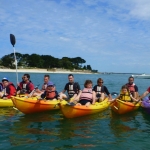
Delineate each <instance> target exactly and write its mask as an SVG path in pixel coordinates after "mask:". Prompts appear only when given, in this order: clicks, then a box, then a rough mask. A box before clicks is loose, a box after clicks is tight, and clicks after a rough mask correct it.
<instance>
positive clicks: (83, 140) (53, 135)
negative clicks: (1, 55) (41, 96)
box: [0, 73, 150, 150]
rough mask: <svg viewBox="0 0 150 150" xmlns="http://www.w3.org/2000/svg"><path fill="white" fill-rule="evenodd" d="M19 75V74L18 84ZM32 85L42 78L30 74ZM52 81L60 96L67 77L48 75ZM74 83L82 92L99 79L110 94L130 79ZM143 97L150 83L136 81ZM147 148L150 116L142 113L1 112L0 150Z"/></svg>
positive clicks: (11, 75)
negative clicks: (71, 115)
mask: <svg viewBox="0 0 150 150" xmlns="http://www.w3.org/2000/svg"><path fill="white" fill-rule="evenodd" d="M22 75H23V74H22V73H19V79H20V80H21V77H22ZM30 75H31V81H32V82H33V83H34V85H38V84H40V88H41V86H42V83H43V76H44V74H38V73H31V74H30ZM50 76H51V81H53V82H54V83H55V84H56V87H57V91H58V92H60V91H61V90H62V89H63V88H64V85H65V83H66V82H68V80H67V74H50ZM74 76H75V81H77V82H79V83H80V85H81V88H83V84H84V81H85V80H86V79H91V80H92V81H93V84H94V85H95V84H96V80H97V79H98V78H103V79H104V84H105V85H106V86H107V88H108V89H109V91H110V92H119V91H120V88H121V86H122V85H123V84H125V83H126V82H127V79H128V77H129V76H130V75H121V74H120V75H115V74H111V75H96V74H93V75H79V74H75V75H74ZM3 77H8V78H9V80H10V81H12V82H14V83H15V82H16V74H15V73H0V79H2V78H3ZM135 83H136V84H137V86H138V87H139V93H140V94H142V93H143V92H144V91H145V90H146V89H147V87H148V86H149V85H150V80H149V79H135ZM149 148H150V116H148V115H147V114H145V113H144V112H143V111H142V110H141V109H140V110H138V111H135V112H133V113H129V114H126V115H122V116H118V115H116V114H114V113H113V112H111V110H110V109H108V110H106V111H104V112H101V113H97V114H94V115H89V116H85V117H79V118H73V119H66V118H64V117H63V115H62V114H61V112H60V111H59V110H57V111H52V112H46V113H39V114H33V115H24V114H22V113H21V112H19V111H16V110H14V109H13V108H0V149H14V150H17V149H18V150H20V149H21V150H22V149H32V150H33V149H35V150H40V149H52V150H53V149H54V150H66V149H81V150H82V149H87V150H91V149H92V150H95V149H97V150H98V149H112V150H115V149H116V150H120V149H121V150H131V149H132V150H146V149H149Z"/></svg>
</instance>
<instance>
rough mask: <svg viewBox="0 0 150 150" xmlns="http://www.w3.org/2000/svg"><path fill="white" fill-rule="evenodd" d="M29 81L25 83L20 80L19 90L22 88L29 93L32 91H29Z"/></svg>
mask: <svg viewBox="0 0 150 150" xmlns="http://www.w3.org/2000/svg"><path fill="white" fill-rule="evenodd" d="M30 83H31V82H28V83H25V82H24V81H22V82H20V86H19V87H20V88H21V90H22V89H24V90H26V93H30V92H32V91H30V87H29V85H30Z"/></svg>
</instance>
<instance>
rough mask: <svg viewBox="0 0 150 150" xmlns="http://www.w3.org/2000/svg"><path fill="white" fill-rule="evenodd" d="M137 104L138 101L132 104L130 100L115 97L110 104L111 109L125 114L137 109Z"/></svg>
mask: <svg viewBox="0 0 150 150" xmlns="http://www.w3.org/2000/svg"><path fill="white" fill-rule="evenodd" d="M139 106H140V104H139V103H137V104H134V103H132V102H125V101H121V100H119V99H117V100H116V101H114V102H113V103H112V104H111V109H112V110H113V111H114V112H116V113H117V114H125V113H128V112H131V111H134V110H136V109H138V108H139Z"/></svg>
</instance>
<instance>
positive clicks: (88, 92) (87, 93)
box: [80, 88, 93, 101]
mask: <svg viewBox="0 0 150 150" xmlns="http://www.w3.org/2000/svg"><path fill="white" fill-rule="evenodd" d="M92 98H93V91H92V89H89V88H84V89H83V90H82V93H81V96H80V100H82V99H86V100H90V101H92Z"/></svg>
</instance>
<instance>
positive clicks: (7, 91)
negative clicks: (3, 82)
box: [4, 82, 16, 96]
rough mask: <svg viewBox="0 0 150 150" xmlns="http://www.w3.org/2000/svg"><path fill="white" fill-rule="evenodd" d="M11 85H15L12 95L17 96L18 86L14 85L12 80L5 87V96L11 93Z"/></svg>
mask: <svg viewBox="0 0 150 150" xmlns="http://www.w3.org/2000/svg"><path fill="white" fill-rule="evenodd" d="M10 85H11V86H13V89H12V90H13V92H11V93H12V95H11V96H15V95H16V87H15V86H14V84H13V83H12V82H9V84H8V85H7V86H6V87H5V88H4V96H7V95H10V88H9V87H10Z"/></svg>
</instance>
